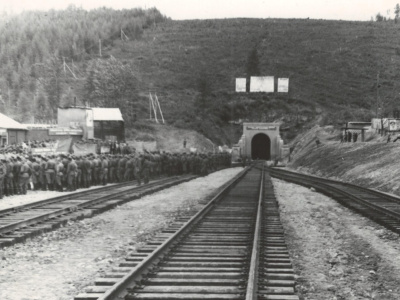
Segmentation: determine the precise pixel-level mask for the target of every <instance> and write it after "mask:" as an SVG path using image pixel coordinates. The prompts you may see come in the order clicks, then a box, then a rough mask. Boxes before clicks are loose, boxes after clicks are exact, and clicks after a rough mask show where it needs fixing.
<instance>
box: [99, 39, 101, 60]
mask: <svg viewBox="0 0 400 300" xmlns="http://www.w3.org/2000/svg"><path fill="white" fill-rule="evenodd" d="M99 56H100V57H101V39H99Z"/></svg>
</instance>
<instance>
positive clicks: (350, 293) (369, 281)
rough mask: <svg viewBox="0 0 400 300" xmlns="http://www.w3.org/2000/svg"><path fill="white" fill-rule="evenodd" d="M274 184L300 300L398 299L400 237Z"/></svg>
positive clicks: (330, 203)
mask: <svg viewBox="0 0 400 300" xmlns="http://www.w3.org/2000/svg"><path fill="white" fill-rule="evenodd" d="M273 183H274V186H275V193H276V196H277V199H278V201H279V203H280V210H281V220H282V223H283V225H284V227H285V231H286V240H287V243H288V246H289V248H290V252H291V254H292V259H293V263H294V268H295V273H296V274H297V275H298V279H297V290H298V292H299V296H300V299H304V300H305V299H307V300H328V299H329V300H356V299H376V300H378V299H380V300H383V299H385V300H398V299H400V286H399V284H398V282H399V278H400V244H399V235H397V234H395V233H392V232H390V231H388V230H386V229H385V228H383V227H382V226H380V225H378V224H376V223H374V222H372V221H370V220H369V219H367V218H364V217H362V216H360V215H358V214H355V213H353V212H352V211H350V210H349V209H347V208H345V207H343V206H341V205H340V204H338V203H337V202H335V201H334V200H332V199H330V198H328V197H326V196H324V195H322V194H319V193H316V192H314V191H313V190H310V189H307V188H304V187H301V186H298V185H295V184H292V183H287V182H284V181H281V180H278V179H273Z"/></svg>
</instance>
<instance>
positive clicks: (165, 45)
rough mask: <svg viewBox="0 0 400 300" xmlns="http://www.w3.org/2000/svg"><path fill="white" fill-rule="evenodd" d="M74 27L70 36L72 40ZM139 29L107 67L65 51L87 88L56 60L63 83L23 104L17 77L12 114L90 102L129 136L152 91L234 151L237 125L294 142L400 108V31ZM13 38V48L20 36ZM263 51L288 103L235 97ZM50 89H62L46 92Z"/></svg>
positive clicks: (189, 25) (177, 115) (272, 22)
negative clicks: (269, 129) (262, 124)
mask: <svg viewBox="0 0 400 300" xmlns="http://www.w3.org/2000/svg"><path fill="white" fill-rule="evenodd" d="M67 13H68V14H69V15H71V14H73V16H74V17H75V19H76V22H78V23H79V22H80V21H81V20H83V19H82V18H83V16H85V14H84V13H82V12H81V11H79V10H78V12H77V13H75V14H74V10H69V11H67ZM118 13H120V14H121V16H122V14H123V13H124V12H123V11H121V12H117V13H116V14H114V13H110V12H107V15H112V16H113V18H114V19H110V20H109V23H110V24H114V23H115V22H113V21H112V20H115V19H116V18H118ZM97 14H99V12H97ZM100 15H101V13H100ZM125 15H126V13H125ZM151 15H157V16H158V17H159V19H157V22H154V23H151ZM149 16H150V18H149ZM33 19H35V18H33ZM35 20H36V19H35ZM154 20H155V19H154ZM36 22H39V23H40V21H37V20H36ZM115 24H116V23H115ZM42 25H43V26H47V25H46V24H45V23H44V24H42ZM72 25H73V26H72ZM72 25H71V28H70V29H69V30H64V32H67V33H68V34H70V32H71V30H72V31H73V30H74V26H75V25H74V23H72ZM131 25H132V26H133V25H134V26H133V27H132V26H131V27H130V28H133V29H132V31H131V32H132V34H130V32H128V31H127V34H126V36H124V37H123V38H122V40H121V35H120V34H111V35H110V36H104V34H103V35H102V38H103V39H105V40H107V41H108V42H107V47H106V48H104V49H102V56H101V57H97V58H96V57H95V56H94V55H93V53H92V52H93V49H91V50H90V51H92V52H91V55H90V56H89V57H88V56H84V57H83V58H82V57H77V58H76V55H75V56H74V55H72V56H68V51H66V50H65V47H64V48H63V49H61V50H62V51H63V52H62V53H63V54H62V55H65V56H64V57H65V60H66V62H67V63H68V64H69V65H71V66H72V59H73V58H76V59H78V60H77V61H75V60H74V71H75V72H76V73H77V74H79V76H78V79H75V78H74V77H73V75H72V73H71V72H70V73H71V74H70V73H68V71H67V72H66V75H65V74H64V73H63V70H62V66H63V65H62V63H61V62H60V61H59V60H58V61H54V60H53V61H52V60H51V59H52V58H53V59H54V57H53V56H52V57H47V59H48V60H49V62H47V61H46V64H47V65H46V66H57V68H58V69H57V72H58V73H56V72H50V71H51V68H50V69H47V71H46V69H45V70H42V71H40V70H39V71H40V72H39V71H37V72H34V73H33V74H30V76H32V77H33V78H35V80H34V81H31V80H28V81H24V84H20V85H19V86H18V89H19V93H18V95H19V96H15V97H14V94H13V92H14V90H15V89H17V87H16V84H15V83H16V82H17V81H18V78H19V77H18V76H14V75H13V74H14V73H16V72H17V71H15V72H14V73H13V72H11V73H10V74H11V76H10V78H9V79H10V80H8V79H7V80H3V81H2V82H0V85H1V96H2V98H3V99H6V100H7V101H8V102H9V101H14V100H15V101H16V102H17V103H19V104H18V105H17V108H21V111H20V112H18V111H17V112H16V109H15V107H14V108H13V109H12V111H11V113H15V114H16V115H18V113H19V116H20V119H23V118H24V117H27V116H29V115H30V114H31V111H30V110H27V111H26V109H25V110H23V109H22V108H26V106H24V105H21V104H23V103H24V101H22V100H24V99H26V98H29V97H31V96H32V95H33V96H34V98H35V101H36V102H37V101H38V99H39V100H40V99H42V100H43V102H46V101H44V100H50V99H52V101H53V102H54V101H55V102H54V103H53V104H54V105H69V104H71V103H73V102H72V101H73V100H72V99H73V97H74V96H76V97H77V100H78V104H84V103H86V102H88V101H90V103H91V104H92V105H99V106H119V107H121V109H122V111H123V114H124V119H125V120H126V123H127V127H128V128H129V127H130V126H132V125H133V124H134V120H135V119H136V118H135V117H134V116H136V117H137V118H139V119H145V118H147V116H148V107H149V102H148V93H149V92H150V91H151V92H156V93H157V95H158V98H159V100H160V103H161V107H162V109H163V112H164V116H165V118H166V120H167V122H168V123H169V124H171V125H174V126H176V127H179V128H189V129H194V130H196V131H198V132H200V133H202V134H204V135H206V136H207V137H208V138H210V139H211V140H213V141H214V142H216V143H218V144H223V143H227V144H232V143H235V142H237V140H238V139H239V137H240V135H241V126H234V125H231V123H230V122H229V121H239V120H248V121H268V122H271V121H279V122H282V124H283V125H282V128H284V131H283V133H282V135H283V138H284V139H285V140H286V141H288V140H291V139H292V138H294V137H295V136H296V134H298V132H299V131H301V130H302V129H303V128H304V127H308V126H309V125H308V124H310V122H315V121H316V120H321V123H322V124H334V125H337V124H338V123H341V122H343V121H348V120H351V119H356V120H360V121H361V120H369V119H370V117H371V116H372V115H374V114H375V113H376V112H377V108H378V107H380V110H379V112H380V114H382V115H387V114H388V113H389V112H390V111H392V110H393V109H394V108H397V107H396V106H397V104H396V101H397V100H398V98H399V93H398V92H397V90H398V89H399V88H400V86H399V85H400V80H399V79H400V78H399V77H400V74H398V72H397V69H398V68H399V67H400V30H399V26H400V24H393V23H389V22H379V23H375V22H348V21H322V20H299V19H225V20H191V21H172V20H168V19H167V18H164V17H162V15H161V14H160V13H158V12H156V11H150V13H147V12H140V14H139V19H136V21H135V23H134V24H131ZM64 26H66V27H65V28H66V29H67V28H68V26H69V25H68V23H67V22H66V23H64ZM137 26H139V27H137ZM79 28H80V27H79ZM134 28H136V29H134ZM16 30H21V31H24V35H23V36H24V37H25V39H26V40H28V41H29V34H27V32H26V31H29V26H24V27H22V26H21V27H18V28H16ZM135 32H136V33H135ZM138 32H139V34H137V33H138ZM3 33H4V36H5V37H4V38H6V39H7V38H8V34H10V33H9V32H8V31H4V32H3ZM68 36H70V35H68ZM99 36H100V35H99ZM126 37H128V38H129V39H127V38H126ZM94 40H95V38H94V37H92V38H91V43H92V44H93V41H94ZM9 42H10V43H12V39H11V38H10V40H9ZM29 42H30V41H29ZM79 45H80V44H79V43H78V44H77V47H79ZM93 45H94V44H93ZM93 47H94V46H93ZM254 49H255V50H256V53H257V54H258V60H259V64H258V68H259V74H260V75H270V76H275V77H289V78H290V93H289V94H288V95H286V94H283V95H282V94H277V93H274V94H247V93H240V94H238V93H235V92H234V88H235V87H234V83H235V78H236V77H246V76H250V75H254V74H249V73H248V72H247V70H248V58H249V54H250V53H251V51H252V50H254ZM56 50H57V49H56ZM72 52H73V53H74V51H72ZM58 53H61V52H60V50H58ZM13 59H14V62H13V63H12V64H11V63H10V64H7V66H9V67H10V68H14V70H18V69H15V68H18V66H22V65H23V64H21V62H23V61H24V60H25V61H26V60H27V57H25V56H24V52H23V51H21V52H18V53H17V54H15V55H13ZM44 59H45V58H44ZM58 59H60V57H58ZM51 62H53V64H51ZM23 69H24V70H25V68H23ZM49 70H50V71H49ZM378 73H379V86H380V87H379V88H378V84H377V74H378ZM54 74H58V75H57V76H58V77H54V76H55V75H54ZM61 75H62V76H61ZM13 76H14V77H15V78H14V77H13ZM7 78H8V77H7ZM54 79H57V80H55V81H54ZM52 80H53V81H52ZM27 82H28V83H29V84H28V83H27ZM43 82H44V83H46V84H47V85H45V86H47V87H54V86H57V88H56V89H52V90H50V91H46V90H45V89H44V87H43V86H44V85H43ZM54 82H57V83H59V84H58V85H54V84H52V83H54ZM378 90H379V92H378V93H377V91H378ZM21 95H22V96H21ZM377 95H379V101H377ZM13 99H14V100H13ZM7 101H5V102H6V103H8V102H7ZM18 101H19V102H18ZM57 101H58V102H57ZM25 102H26V101H25ZM8 104H10V103H8ZM39 104H40V103H39ZM11 107H12V105H11ZM43 107H44V106H43V105H35V107H34V110H36V113H41V117H43V118H45V117H46V113H47V114H48V115H50V112H48V111H46V110H45V109H43ZM0 109H1V105H0ZM17 110H18V109H17ZM21 114H22V115H21Z"/></svg>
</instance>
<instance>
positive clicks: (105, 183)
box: [100, 156, 108, 185]
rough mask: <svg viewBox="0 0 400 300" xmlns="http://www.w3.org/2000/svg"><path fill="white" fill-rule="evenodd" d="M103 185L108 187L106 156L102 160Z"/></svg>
mask: <svg viewBox="0 0 400 300" xmlns="http://www.w3.org/2000/svg"><path fill="white" fill-rule="evenodd" d="M100 173H101V183H102V184H103V185H107V182H108V160H107V158H106V157H105V156H102V159H101V171H100Z"/></svg>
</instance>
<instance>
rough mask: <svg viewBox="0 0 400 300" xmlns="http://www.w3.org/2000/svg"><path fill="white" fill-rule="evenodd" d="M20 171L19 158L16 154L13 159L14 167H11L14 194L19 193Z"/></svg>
mask: <svg viewBox="0 0 400 300" xmlns="http://www.w3.org/2000/svg"><path fill="white" fill-rule="evenodd" d="M20 171H21V158H20V157H19V156H17V158H16V159H15V160H14V168H13V173H14V188H15V190H14V194H15V195H19V194H20V193H21V190H20V184H19V176H20Z"/></svg>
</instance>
